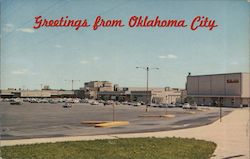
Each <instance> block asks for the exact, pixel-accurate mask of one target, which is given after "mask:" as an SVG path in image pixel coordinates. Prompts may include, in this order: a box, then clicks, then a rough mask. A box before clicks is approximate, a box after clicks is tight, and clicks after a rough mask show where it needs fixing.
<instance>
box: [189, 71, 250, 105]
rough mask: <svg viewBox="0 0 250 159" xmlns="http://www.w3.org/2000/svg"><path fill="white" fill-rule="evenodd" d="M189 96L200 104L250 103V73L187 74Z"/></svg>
mask: <svg viewBox="0 0 250 159" xmlns="http://www.w3.org/2000/svg"><path fill="white" fill-rule="evenodd" d="M187 96H188V98H190V100H193V101H194V102H196V103H197V104H199V105H213V106H216V105H219V104H221V105H222V106H229V107H240V106H248V105H249V104H250V73H226V74H211V75H197V76H193V75H191V74H189V75H188V76H187Z"/></svg>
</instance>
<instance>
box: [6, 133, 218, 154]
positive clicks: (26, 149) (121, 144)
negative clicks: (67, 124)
mask: <svg viewBox="0 0 250 159" xmlns="http://www.w3.org/2000/svg"><path fill="white" fill-rule="evenodd" d="M215 148H216V144H215V143H213V142H208V141H203V140H196V139H186V138H185V139H184V138H175V137H173V138H168V137H167V138H122V139H105V140H92V141H73V142H58V143H43V144H32V145H19V146H5V147H1V157H2V158H4V159H12V158H15V159H23V158H25V159H31V158H36V159H62V158H67V159H75V158H78V159H89V158H91V159H98V158H104V159H115V158H119V159H129V158H133V159H141V158H144V159H155V158H157V159H166V158H169V159H180V158H185V159H194V158H199V159H208V158H210V157H211V156H212V154H213V152H214V150H215Z"/></svg>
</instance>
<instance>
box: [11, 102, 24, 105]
mask: <svg viewBox="0 0 250 159" xmlns="http://www.w3.org/2000/svg"><path fill="white" fill-rule="evenodd" d="M10 104H11V105H21V104H22V102H20V101H13V102H10Z"/></svg>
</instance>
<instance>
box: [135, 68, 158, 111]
mask: <svg viewBox="0 0 250 159" xmlns="http://www.w3.org/2000/svg"><path fill="white" fill-rule="evenodd" d="M136 68H137V69H144V70H146V72H147V91H146V101H147V102H146V112H148V106H149V104H150V102H149V101H150V100H149V98H150V97H149V91H148V75H149V70H153V69H155V70H159V68H158V67H136Z"/></svg>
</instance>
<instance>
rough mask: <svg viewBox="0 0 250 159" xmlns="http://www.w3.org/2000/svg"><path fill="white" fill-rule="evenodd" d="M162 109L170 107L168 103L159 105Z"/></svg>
mask: <svg viewBox="0 0 250 159" xmlns="http://www.w3.org/2000/svg"><path fill="white" fill-rule="evenodd" d="M159 107H160V108H167V107H168V104H167V103H161V104H160V105H159Z"/></svg>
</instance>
